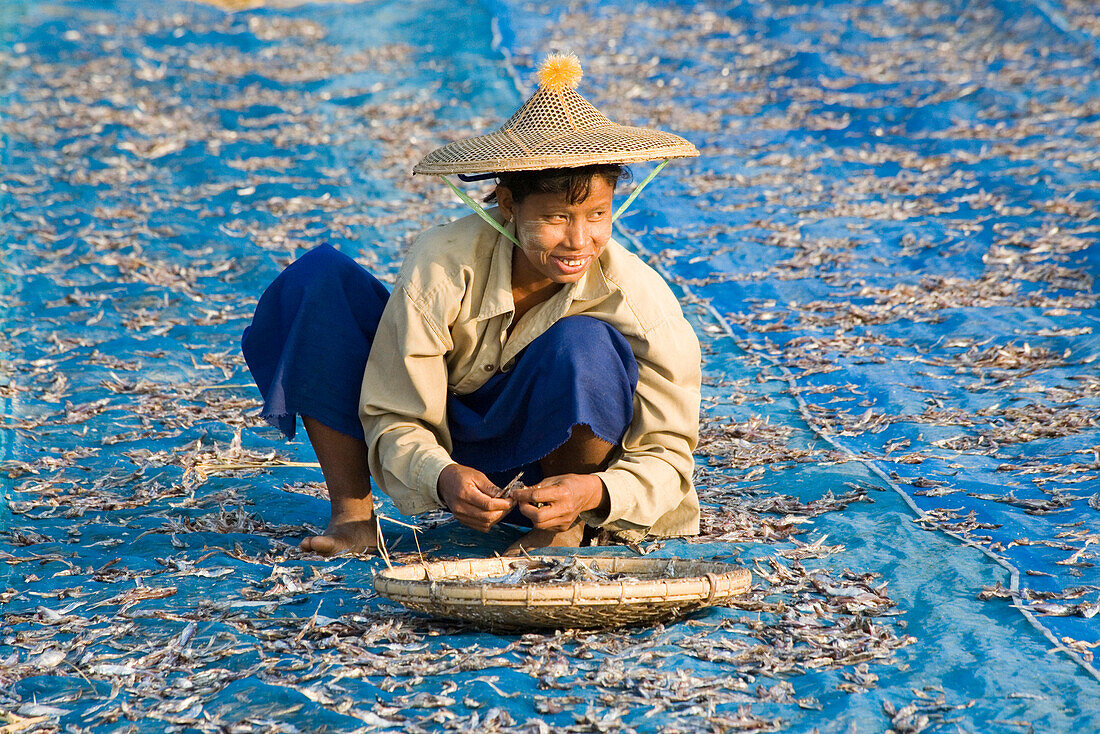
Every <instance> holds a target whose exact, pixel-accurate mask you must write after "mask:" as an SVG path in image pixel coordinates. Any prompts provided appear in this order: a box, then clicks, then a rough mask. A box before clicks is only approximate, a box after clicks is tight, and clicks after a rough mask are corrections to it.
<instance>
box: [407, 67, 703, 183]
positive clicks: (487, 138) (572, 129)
mask: <svg viewBox="0 0 1100 734" xmlns="http://www.w3.org/2000/svg"><path fill="white" fill-rule="evenodd" d="M580 78H581V65H580V62H579V61H577V57H576V56H573V55H572V54H567V55H552V56H550V57H548V58H547V59H546V60H545V61H544V62H543V63H542V66H541V67H540V68H539V87H538V89H537V90H535V93H534V94H532V95H531V97H530V99H528V100H527V101H526V102H524V103H523V106H521V107H520V108H519V109H518V110H516V112H515V114H513V115H512V117H511V118H510V119H509V120H508V122H506V123H504V126H503V127H501V128H500V129H499V130H497V131H496V132H492V133H489V134H488V135H479V136H478V137H475V138H467V139H465V140H456V141H455V142H453V143H449V144H447V145H444V146H443V147H442V148H437V149H436V150H433V151H432V152H431V153H429V154H428V155H426V156H424V158H423V160H421V161H420V162H419V163H417V164H416V166H415V167H414V168H413V173H423V174H432V175H447V174H452V173H487V172H503V171H533V170H541V169H544V168H573V167H576V166H587V165H592V164H595V163H637V162H640V161H652V160H661V159H669V158H690V157H694V156H697V155H699V151H698V150H696V149H695V146H694V145H692V144H691V143H689V142H688V141H686V140H684V139H683V138H681V137H679V136H678V135H673V134H672V133H666V132H662V131H660V130H650V129H649V128H644V127H628V126H626V125H619V124H617V123H614V122H612V121H611V120H609V119H607V118H606V117H605V116H604V115H602V114H601V113H600V111H599V110H597V109H596V108H595V107H593V106H592V105H591V104H589V103H588V101H587V100H585V98H584V97H582V96H581V95H579V94H578V93H577V91H576V89H574V87H576V85H577V83H578V82H579V81H580Z"/></svg>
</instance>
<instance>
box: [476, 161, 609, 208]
mask: <svg viewBox="0 0 1100 734" xmlns="http://www.w3.org/2000/svg"><path fill="white" fill-rule="evenodd" d="M593 176H599V177H600V178H602V179H603V180H604V181H606V182H607V185H608V186H610V187H611V190H612V191H614V190H615V184H617V183H619V182H620V181H629V180H630V178H631V174H630V169H629V168H627V167H626V166H624V165H621V164H619V163H601V164H597V165H592V166H579V167H577V168H546V169H543V170H541V171H511V172H508V173H498V174H497V185H498V186H503V187H504V188H506V189H508V190H509V191H511V192H512V200H513V201H515V202H517V203H518V202H521V201H523V200H524V199H526V198H527V197H528V196H530V195H531V194H564V195H565V198H566V199H567V200H568V201H569V203H570V204H579V203H580V202H582V201H584V200H585V199H587V198H588V192H589V189H590V188H591V185H592V177H593ZM496 200H497V195H496V192H495V191H494V192H493V193H491V194H489V195H488V196H486V197H485V201H486V202H487V203H492V202H494V201H496Z"/></svg>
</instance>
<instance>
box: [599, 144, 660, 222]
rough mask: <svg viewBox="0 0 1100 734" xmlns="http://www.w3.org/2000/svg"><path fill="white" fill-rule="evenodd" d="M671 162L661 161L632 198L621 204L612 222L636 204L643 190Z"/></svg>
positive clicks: (633, 193) (631, 195) (634, 191)
mask: <svg viewBox="0 0 1100 734" xmlns="http://www.w3.org/2000/svg"><path fill="white" fill-rule="evenodd" d="M670 160H671V159H670V158H665V159H664V160H663V161H661V162H660V163H659V164H657V167H656V168H654V169H653V170H652V171H650V173H649V175H648V176H646V177H645V178H644V179H643V180H642V182H641V183H640V184H638V186H637V187H636V188H635V189H634V190H633V191H631V192H630V196H628V197H626V201H624V202H623V203H622V204H620V205H619V208H618V209H616V210H615V213H614V214H612V215H611V221H612V222H614V221H615V220H616V219H618V218H619V217H621V216H622V215H623V212H625V211H626V208H627V207H628V206H630V205H631V204H632V203H634V200H635V199H637V198H638V194H640V193H642V189H644V188H645V187H646V184H648V183H649V182H650V181H652V180H653V178H654V177H655V176H656V175H657V174H658V173H660V172H661V169H662V168H664V167H665V166H666V165H668V162H669V161H670Z"/></svg>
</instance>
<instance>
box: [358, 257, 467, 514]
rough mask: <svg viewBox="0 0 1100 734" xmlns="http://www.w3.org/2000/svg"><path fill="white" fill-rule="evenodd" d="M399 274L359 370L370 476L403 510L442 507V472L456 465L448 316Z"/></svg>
mask: <svg viewBox="0 0 1100 734" xmlns="http://www.w3.org/2000/svg"><path fill="white" fill-rule="evenodd" d="M436 310H437V309H434V308H432V307H431V306H430V305H429V301H428V300H426V299H424V298H421V297H418V296H417V294H416V293H415V290H414V289H413V288H412V287H411V286H410V285H409V284H408V282H406V281H403V280H402V278H401V277H400V276H399V278H398V283H397V286H396V287H395V289H394V292H393V294H392V295H391V296H390V299H389V301H388V302H387V303H386V308H385V310H384V311H383V313H382V318H381V320H380V321H379V323H378V331H377V332H376V333H375V337H374V343H373V345H372V347H371V351H370V357H369V358H368V359H367V366H366V368H365V370H364V373H363V388H362V391H361V393H360V398H359V418H360V420H361V421H362V423H363V432H364V435H365V438H366V441H367V448H368V457H369V461H370V472H371V476H372V477H374V481H375V482H376V483H377V484H378V486H379V488H380V489H381V490H382V491H383V492H385V493H386V494H387V495H389V496H390V497H391V498H393V501H394V504H396V505H397V509H398V510H399V511H400V512H401V513H403V514H405V515H416V514H419V513H421V512H427V511H429V510H434V509H437V508H439V507H442V504H441V503H440V501H439V496H438V494H437V492H436V484H437V482H438V480H439V474H440V472H442V471H443V469H444V468H445V467H446V466H448V465H450V464H453V463H454V461H453V460H452V459H451V456H450V435H449V433H448V431H447V427H446V426H447V424H446V421H447V364H446V359H445V355H446V354H447V352H448V351H449V349H450V348H451V339H450V334H449V332H448V330H447V329H446V328H445V326H444V324H445V323H446V315H445V314H439V313H435V311H436Z"/></svg>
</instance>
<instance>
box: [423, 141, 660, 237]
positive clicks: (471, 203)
mask: <svg viewBox="0 0 1100 734" xmlns="http://www.w3.org/2000/svg"><path fill="white" fill-rule="evenodd" d="M669 160H671V159H669V158H665V159H664V160H663V161H661V162H660V163H659V164H657V167H656V168H654V169H653V170H652V171H651V172H650V174H649V175H648V176H646V177H645V178H644V179H643V180H642V182H641V183H640V184H638V185H637V187H635V189H634V190H633V191H631V192H630V196H628V197H626V201H624V202H623V203H622V204H620V205H619V208H618V209H616V210H615V213H614V214H612V215H611V221H612V222H614V221H615V220H617V219H618V218H619V217H621V216H622V215H623V212H625V211H626V209H627V207H629V206H630V205H631V204H632V203H634V200H635V199H637V198H638V194H640V193H642V189H644V188H645V187H646V185H647V184H649V182H650V181H652V180H653V179H654V177H655V176H656V175H657V174H658V173H660V172H661V169H662V168H664V167H665V166H666V165H667V164H668V162H669ZM439 178H441V179H443V183H445V184H447V186H448V187H450V189H451V191H453V192H455V196H457V197H458V198H459V199H462V202H463V203H464V204H466V206H468V207H470V208H471V209H473V210H474V213H475V214H477V215H478V216H479V217H481V218H482V219H484V220H485V221H486V222H487V223H488V224H489V226H490V227H492V228H493V229H495V230H496V231H497V232H500V233H501V234H502V235H504V236H505V237H506V238H508V239H509V240H511V241H512V242H514V243H515V244H516V246H517V247H521V248H522V247H523V245H521V244H520V243H519V240H518V239H516V236H515V235H514V234H512V233H511V232H509V231H508V230H507V229H505V228H504V226H503V225H502V224H501V223H500V222H498V221H497V220H495V219H493V218H492V217H491V216H489V212H487V211H485V208H484V207H483V206H481V204H480V203H478V201H477V200H476V199H474V198H473V197H471V196H470V195H469V194H467V193H466V192H465V191H463V190H462V189H460V188H458V187H457V186H455V185H454V184H453V183H451V180H450V179H449V178H447V177H446V176H443V175H441V176H440V177H439ZM459 178H462V177H461V176H459Z"/></svg>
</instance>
